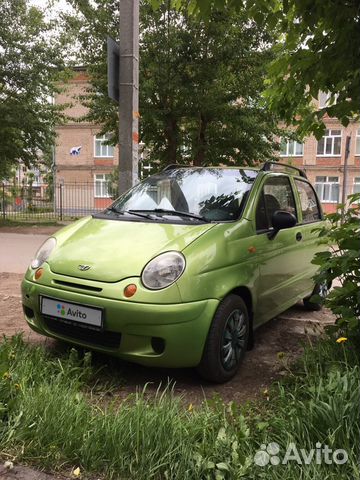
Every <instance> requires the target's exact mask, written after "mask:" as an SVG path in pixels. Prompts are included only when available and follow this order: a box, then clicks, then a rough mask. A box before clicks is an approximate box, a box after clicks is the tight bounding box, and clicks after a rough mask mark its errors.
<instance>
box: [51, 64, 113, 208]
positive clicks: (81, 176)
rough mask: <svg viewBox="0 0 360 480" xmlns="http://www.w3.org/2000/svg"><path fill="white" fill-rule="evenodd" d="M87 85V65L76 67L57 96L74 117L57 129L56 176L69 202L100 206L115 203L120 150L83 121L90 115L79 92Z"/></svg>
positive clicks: (85, 205)
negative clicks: (113, 183)
mask: <svg viewBox="0 0 360 480" xmlns="http://www.w3.org/2000/svg"><path fill="white" fill-rule="evenodd" d="M87 86H88V80H87V75H86V70H85V68H82V67H75V68H74V75H73V77H72V78H71V79H70V80H69V82H68V83H67V84H65V85H64V86H63V88H62V92H61V93H59V94H57V95H56V97H55V103H56V104H59V105H63V104H66V105H67V107H66V109H65V112H64V113H65V114H66V115H67V116H69V117H70V119H69V120H68V121H67V123H66V124H64V125H61V126H58V127H57V129H56V130H57V139H56V147H55V175H56V183H60V184H64V192H63V194H64V198H63V201H64V202H65V203H66V202H67V201H68V203H70V200H71V203H72V204H74V203H75V200H76V204H77V206H78V207H79V208H85V207H86V208H89V209H92V208H94V209H99V208H104V207H106V206H107V205H108V204H109V203H110V202H111V198H109V197H110V194H109V191H108V179H109V174H110V173H111V172H112V171H113V170H114V168H115V166H116V164H117V161H118V151H117V147H112V146H110V145H106V137H105V136H102V135H99V132H100V127H99V126H98V125H95V124H91V123H88V122H84V121H79V119H81V117H83V116H84V115H85V114H86V108H85V107H84V106H83V105H82V104H81V102H80V100H79V95H82V94H84V93H85V91H86V88H87ZM77 184H78V187H76V185H77ZM80 184H81V187H80ZM74 197H75V198H74ZM59 201H60V200H59V199H58V203H59Z"/></svg>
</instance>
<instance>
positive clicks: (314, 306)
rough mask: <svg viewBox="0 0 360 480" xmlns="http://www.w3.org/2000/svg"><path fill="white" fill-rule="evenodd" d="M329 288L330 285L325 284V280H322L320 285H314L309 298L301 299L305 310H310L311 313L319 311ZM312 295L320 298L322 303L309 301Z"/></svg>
mask: <svg viewBox="0 0 360 480" xmlns="http://www.w3.org/2000/svg"><path fill="white" fill-rule="evenodd" d="M330 287H331V283H330V284H329V283H328V282H326V280H324V281H323V282H321V283H316V284H315V287H314V290H313V291H312V294H311V295H310V297H306V298H303V303H304V307H305V308H306V310H310V311H312V312H316V311H319V310H321V309H322V306H323V301H324V300H325V298H326V297H327V295H328V293H329V290H330ZM313 295H319V296H320V297H321V298H322V301H321V302H314V301H311V300H310V299H311V297H312V296H313Z"/></svg>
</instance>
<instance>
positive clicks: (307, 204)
mask: <svg viewBox="0 0 360 480" xmlns="http://www.w3.org/2000/svg"><path fill="white" fill-rule="evenodd" d="M295 185H296V187H297V190H298V192H299V196H300V204H301V210H302V218H303V222H304V223H310V222H316V221H318V220H321V211H320V208H319V204H318V201H317V198H316V195H315V192H314V189H313V188H312V186H311V185H310V184H309V183H308V182H305V181H304V180H297V179H296V180H295Z"/></svg>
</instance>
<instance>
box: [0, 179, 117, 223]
mask: <svg viewBox="0 0 360 480" xmlns="http://www.w3.org/2000/svg"><path fill="white" fill-rule="evenodd" d="M116 196H117V192H116V191H115V188H113V187H112V186H111V185H109V184H108V183H103V184H102V183H97V184H95V183H76V182H74V183H63V184H56V185H48V184H39V183H34V184H32V185H11V184H5V183H3V184H0V218H1V219H2V220H17V221H31V220H36V221H49V220H50V221H51V220H54V221H55V220H70V219H75V218H78V217H82V216H85V215H90V214H91V213H95V212H99V211H102V210H104V209H105V208H106V207H108V206H109V205H110V204H111V203H112V202H113V200H114V198H116Z"/></svg>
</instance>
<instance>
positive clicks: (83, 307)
mask: <svg viewBox="0 0 360 480" xmlns="http://www.w3.org/2000/svg"><path fill="white" fill-rule="evenodd" d="M323 222H324V220H323V214H322V211H321V207H320V203H319V200H318V198H317V196H316V193H315V191H314V188H313V187H312V186H311V184H310V183H309V182H308V180H307V179H306V175H305V174H304V172H302V171H301V170H298V169H295V168H292V169H291V172H290V173H289V168H282V167H281V165H280V170H279V164H273V163H271V162H267V163H266V164H265V165H264V166H263V167H262V168H258V169H254V168H247V167H244V168H243V167H224V168H222V167H211V168H210V167H209V168H200V167H199V168H196V167H180V166H176V165H174V166H170V167H167V168H166V169H165V170H164V171H162V172H161V173H159V174H156V175H153V176H151V177H149V178H147V179H146V180H145V181H143V182H141V183H140V184H138V185H136V186H135V187H134V188H132V189H131V190H129V191H128V192H127V193H125V194H124V195H122V196H121V197H119V198H118V199H117V200H115V202H114V203H113V204H112V205H111V206H110V207H109V208H107V209H106V210H105V211H104V212H102V213H96V214H94V215H92V216H89V217H85V218H82V219H80V220H78V221H76V222H75V223H73V224H71V225H69V226H66V227H65V228H63V229H61V230H60V231H58V232H57V233H56V234H55V235H53V236H52V237H50V238H49V239H48V240H46V242H45V243H44V244H43V245H42V246H41V247H40V249H39V250H38V252H37V254H36V256H35V258H34V260H33V261H32V263H31V265H30V267H29V268H28V270H27V272H26V275H25V278H24V280H23V283H22V301H23V308H24V313H25V318H26V321H27V322H28V324H29V325H30V327H31V328H32V329H33V330H35V331H36V332H38V333H41V334H43V335H48V336H51V337H55V338H59V339H62V340H65V341H68V342H71V343H73V344H77V345H81V346H83V347H86V348H92V349H94V350H98V351H101V352H104V353H108V354H111V355H115V356H118V357H120V358H122V359H125V360H128V361H131V362H136V363H139V364H142V365H148V366H154V367H196V368H197V369H198V371H199V372H200V374H201V375H202V376H203V377H204V378H206V379H208V380H211V381H214V382H224V381H226V380H229V379H230V378H231V377H233V376H234V374H235V373H236V371H237V370H238V367H239V365H240V363H241V360H242V358H243V357H244V354H245V352H246V350H247V349H249V348H251V345H252V343H253V336H254V331H255V329H256V328H257V327H259V325H261V324H263V323H264V322H266V321H267V320H269V319H271V318H273V317H275V316H276V315H278V314H279V313H281V312H283V311H284V310H286V309H288V308H289V307H291V306H292V305H294V304H295V303H296V302H298V301H299V300H300V299H304V302H305V305H306V306H307V307H308V308H312V309H318V308H320V305H319V304H316V303H312V302H311V301H310V297H311V295H312V294H313V293H314V292H315V293H319V294H320V296H325V295H326V292H327V285H325V284H323V285H321V284H316V285H314V280H313V276H314V274H315V273H316V266H315V265H313V264H312V263H311V260H312V259H313V257H314V255H315V253H316V252H318V251H320V250H321V249H323V248H324V247H323V246H321V245H319V243H318V241H317V234H316V233H314V231H313V230H314V228H316V227H318V226H320V225H321V224H322V223H323Z"/></svg>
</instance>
